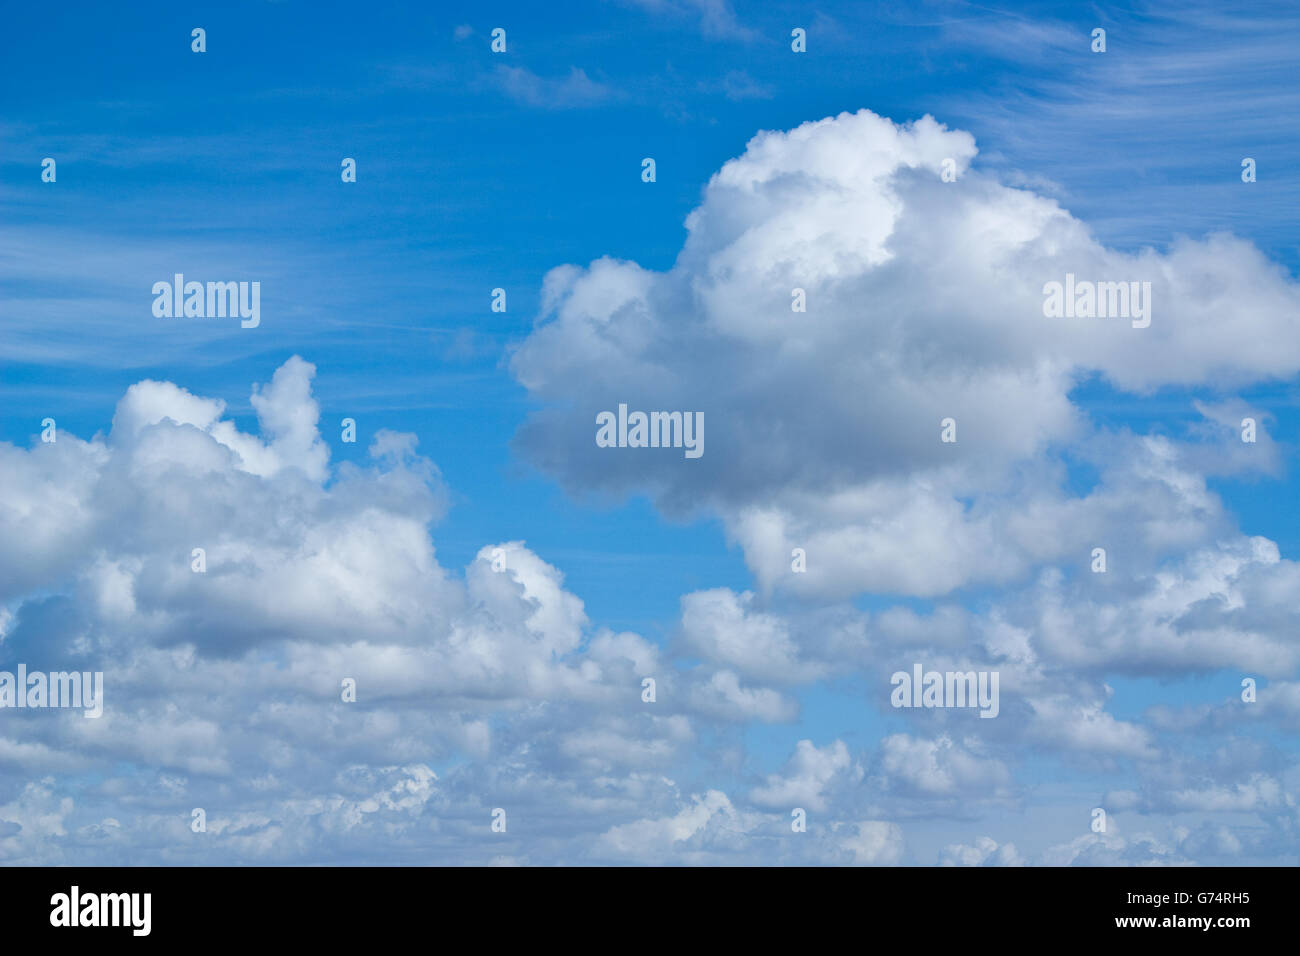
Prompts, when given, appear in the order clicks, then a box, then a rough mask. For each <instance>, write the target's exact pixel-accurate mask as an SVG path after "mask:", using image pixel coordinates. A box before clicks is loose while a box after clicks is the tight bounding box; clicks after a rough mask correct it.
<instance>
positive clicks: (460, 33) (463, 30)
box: [452, 23, 474, 40]
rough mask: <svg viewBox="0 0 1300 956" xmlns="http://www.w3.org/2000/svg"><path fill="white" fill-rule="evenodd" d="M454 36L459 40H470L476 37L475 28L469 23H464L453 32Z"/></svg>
mask: <svg viewBox="0 0 1300 956" xmlns="http://www.w3.org/2000/svg"><path fill="white" fill-rule="evenodd" d="M452 35H453V36H455V38H456V39H457V40H468V39H469V38H470V37H472V36H473V35H474V28H473V27H472V26H470V25H469V24H468V23H462V24H461V25H460V26H458V27H457V28H456V29H455V30H454V31H453V32H452Z"/></svg>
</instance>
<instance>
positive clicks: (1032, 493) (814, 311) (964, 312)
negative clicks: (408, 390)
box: [512, 110, 1300, 597]
mask: <svg viewBox="0 0 1300 956" xmlns="http://www.w3.org/2000/svg"><path fill="white" fill-rule="evenodd" d="M975 156H976V150H975V144H974V141H973V140H972V138H971V137H970V135H969V134H967V133H964V132H960V131H953V130H948V129H946V128H945V127H943V126H942V125H940V124H939V123H937V122H935V121H934V120H933V119H931V118H929V117H926V118H924V119H921V120H919V121H917V122H915V123H911V124H908V125H904V126H899V125H895V124H894V123H892V122H890V121H889V120H888V119H885V118H882V117H880V116H876V115H875V114H873V113H870V112H868V111H865V110H864V111H861V112H859V113H856V114H842V115H840V116H837V117H835V118H828V119H824V120H821V121H819V122H814V123H805V124H804V125H802V126H800V127H798V128H797V129H794V130H791V131H789V132H765V133H761V134H759V135H758V136H756V137H755V138H754V139H753V140H752V141H751V142H750V143H749V145H748V148H747V149H746V151H745V153H744V154H743V155H742V156H740V157H739V158H737V159H734V160H732V161H730V162H728V163H727V164H725V165H724V166H723V167H722V169H721V170H720V171H719V172H718V173H717V174H716V175H714V177H713V178H712V179H711V180H710V182H709V184H708V186H707V187H706V189H705V190H704V195H703V199H702V201H701V203H700V205H699V207H698V208H697V209H696V210H695V211H694V212H692V213H691V214H690V216H688V217H687V220H686V227H687V230H688V237H687V240H686V243H685V246H684V248H683V249H682V251H681V254H680V255H679V256H678V259H677V262H676V264H675V265H674V267H673V268H672V269H670V270H669V271H667V272H663V273H659V272H651V271H648V270H646V269H643V268H641V267H640V266H638V265H636V264H635V263H631V262H621V261H614V260H611V259H601V260H598V261H596V262H594V263H592V264H591V265H590V266H587V267H585V268H577V267H573V266H565V267H562V268H557V269H555V270H554V271H553V272H552V273H551V274H550V275H549V276H548V277H547V280H546V295H545V303H544V316H543V321H542V322H541V323H540V324H539V326H538V327H537V328H536V329H535V330H534V331H533V333H532V334H531V335H530V336H529V337H528V339H527V340H526V341H524V342H523V343H522V345H521V346H520V347H519V348H518V350H517V351H516V353H515V354H514V356H513V360H512V363H513V365H512V367H513V369H514V371H515V374H516V375H517V377H518V378H519V380H520V381H521V382H522V383H523V384H524V385H525V386H526V387H527V388H528V389H529V390H530V392H531V393H532V394H533V395H534V396H535V397H536V398H537V399H538V400H539V401H540V402H542V403H544V406H543V407H542V408H541V409H540V410H539V411H538V412H537V413H536V414H535V415H534V416H533V417H532V418H531V420H530V421H529V422H527V423H526V425H525V426H524V427H523V428H522V429H521V431H520V433H519V435H518V436H517V439H516V442H517V446H518V447H519V448H520V449H521V450H522V451H523V452H524V453H526V454H527V455H528V456H529V457H530V458H531V459H532V460H534V461H535V462H537V463H538V464H539V465H541V466H542V467H543V468H544V469H545V470H546V471H548V472H549V473H551V474H553V475H555V476H556V477H557V478H558V479H559V480H561V481H562V482H563V483H564V484H565V485H566V486H568V487H569V488H570V489H572V490H574V491H575V492H580V493H583V492H596V493H604V494H612V495H626V494H630V493H638V492H642V493H646V494H649V495H651V496H652V497H653V499H654V500H655V501H656V502H658V504H659V505H660V506H661V507H662V508H664V509H665V510H666V511H668V512H692V511H697V510H702V509H707V510H711V511H714V512H716V513H718V514H720V515H721V516H722V517H723V519H724V521H725V522H726V525H727V528H728V529H729V531H730V533H731V534H732V535H733V537H734V538H735V540H736V541H737V542H738V543H739V544H740V545H741V546H742V547H743V548H744V551H745V555H746V559H747V560H748V562H749V565H750V567H751V568H752V569H753V570H754V572H755V574H756V575H757V576H758V578H759V581H760V582H761V583H762V584H763V585H764V586H765V587H767V588H773V587H776V588H788V589H790V590H792V591H794V592H796V593H802V594H815V595H820V596H824V597H847V596H851V595H853V594H857V593H861V592H888V593H902V594H911V595H923V596H932V595H937V594H943V593H946V592H948V591H951V590H953V589H954V588H959V587H962V586H964V585H967V584H972V583H979V584H985V583H995V584H1001V583H1007V582H1010V581H1014V580H1023V578H1024V576H1025V575H1026V574H1027V573H1028V572H1029V571H1030V570H1031V568H1032V567H1033V565H1034V564H1036V563H1039V562H1042V561H1045V560H1052V561H1059V560H1071V559H1072V560H1075V561H1082V560H1084V559H1085V556H1086V555H1087V554H1088V553H1089V551H1090V550H1091V548H1092V547H1093V546H1094V545H1097V544H1106V545H1110V544H1112V543H1113V544H1114V546H1119V545H1120V544H1121V543H1122V544H1123V546H1124V547H1131V548H1137V549H1140V550H1141V551H1142V558H1143V561H1144V562H1148V563H1149V559H1151V558H1153V557H1154V558H1159V557H1162V556H1164V555H1167V554H1169V553H1170V552H1171V550H1174V549H1178V548H1181V547H1184V546H1185V545H1186V543H1187V541H1188V540H1189V538H1191V537H1193V536H1196V535H1198V534H1199V535H1201V536H1202V537H1208V536H1210V535H1212V534H1213V533H1214V532H1216V531H1218V530H1220V529H1221V526H1222V521H1221V517H1222V516H1221V515H1220V514H1219V513H1218V510H1217V505H1216V503H1215V502H1213V501H1212V500H1211V499H1210V498H1209V496H1207V495H1205V494H1204V493H1203V489H1202V491H1201V493H1199V494H1198V488H1197V478H1196V476H1194V475H1186V474H1182V473H1181V472H1184V471H1186V469H1185V468H1183V467H1181V463H1180V450H1179V449H1177V448H1169V447H1164V446H1161V445H1159V444H1153V443H1152V442H1150V441H1145V440H1141V439H1138V438H1134V437H1133V436H1126V435H1117V436H1105V435H1100V434H1097V433H1096V429H1095V428H1094V426H1092V425H1091V423H1090V422H1089V421H1088V419H1087V416H1086V414H1085V413H1084V411H1083V410H1082V409H1081V408H1080V407H1079V406H1078V405H1077V404H1076V403H1075V402H1073V401H1072V396H1071V392H1072V390H1073V389H1074V388H1075V387H1076V386H1077V385H1079V384H1080V383H1081V382H1082V381H1084V380H1085V379H1087V378H1089V377H1091V376H1099V377H1100V378H1101V379H1103V380H1104V381H1106V382H1108V383H1109V384H1110V385H1112V386H1113V387H1115V388H1117V389H1121V390H1124V391H1127V392H1132V393H1136V394H1141V393H1144V392H1146V391H1148V390H1150V389H1153V388H1156V387H1158V386H1163V385H1208V386H1224V387H1228V386H1234V385H1240V384H1244V383H1251V382H1258V381H1265V380H1270V379H1276V378H1284V377H1290V376H1293V375H1294V374H1295V373H1296V371H1297V370H1298V369H1300V286H1297V285H1296V283H1294V282H1292V281H1291V280H1290V279H1289V277H1288V276H1287V275H1286V274H1285V273H1284V271H1283V270H1281V269H1280V268H1278V267H1277V266H1276V265H1274V264H1272V263H1270V262H1269V261H1267V260H1266V259H1265V257H1264V256H1262V255H1261V254H1260V252H1259V251H1258V250H1256V249H1255V248H1254V247H1253V246H1251V245H1250V244H1249V243H1247V242H1244V241H1241V240H1239V239H1235V238H1233V237H1231V236H1227V235H1217V236H1211V237H1209V238H1207V239H1204V240H1201V241H1192V240H1187V239H1179V240H1177V241H1175V242H1174V243H1173V244H1172V245H1171V246H1170V248H1169V249H1168V251H1166V252H1163V253H1162V252H1157V251H1155V250H1152V249H1144V250H1141V251H1139V252H1135V253H1127V252H1121V251H1117V250H1113V249H1108V248H1106V247H1105V246H1103V245H1102V244H1101V243H1099V242H1098V241H1097V240H1096V239H1094V238H1093V237H1092V236H1091V235H1090V233H1089V231H1088V229H1087V227H1086V226H1085V225H1084V224H1083V223H1081V222H1079V221H1078V220H1077V219H1075V218H1073V217H1072V216H1071V215H1070V214H1069V213H1068V212H1067V211H1065V210H1064V209H1062V208H1061V207H1060V206H1059V205H1058V204H1057V202H1056V201H1054V200H1051V199H1047V198H1043V197H1041V196H1038V195H1035V194H1034V193H1032V192H1030V191H1026V190H1023V189H1013V188H1009V187H1007V186H1004V185H1001V184H1000V183H998V182H996V181H995V180H993V179H991V178H990V177H988V176H986V175H984V174H982V173H981V172H979V170H978V168H973V167H972V166H971V163H972V161H973V160H974V158H975ZM948 161H951V163H952V164H953V166H952V168H953V169H954V170H955V171H956V175H957V178H956V181H955V182H946V181H944V177H943V175H942V173H943V170H944V164H945V162H948ZM1067 274H1073V275H1074V276H1076V277H1077V279H1078V280H1081V281H1083V280H1086V281H1089V282H1145V283H1150V305H1151V310H1150V325H1149V326H1148V327H1145V328H1135V327H1134V324H1135V323H1137V320H1136V319H1128V318H1047V317H1046V316H1045V315H1044V298H1045V297H1044V294H1043V290H1044V286H1045V284H1046V283H1048V282H1052V281H1056V282H1062V283H1063V282H1065V280H1066V276H1067ZM796 289H798V290H802V293H803V295H804V296H805V297H806V303H807V311H806V312H796V311H792V302H793V299H792V296H793V294H794V292H793V290H796ZM619 404H626V405H627V407H628V409H629V410H642V411H652V410H662V411H677V410H681V411H700V412H703V413H704V420H705V424H706V428H705V453H704V455H703V456H702V457H700V458H698V459H686V458H685V457H684V455H683V454H682V453H681V452H680V451H677V450H672V451H668V450H663V449H633V448H621V449H611V448H603V447H598V446H597V444H596V442H595V434H596V428H595V420H596V415H597V414H598V413H599V412H601V411H605V410H615V409H617V407H618V405H619ZM1202 410H1203V412H1204V413H1205V414H1206V416H1207V419H1208V420H1209V421H1211V422H1212V423H1213V424H1215V425H1217V426H1219V427H1218V428H1217V430H1215V431H1214V437H1215V438H1216V439H1217V444H1218V445H1222V446H1228V447H1231V446H1230V439H1232V438H1233V437H1234V430H1233V429H1232V428H1230V427H1227V426H1228V424H1229V421H1228V419H1226V418H1225V415H1224V413H1223V412H1224V410H1223V409H1220V408H1218V407H1213V408H1212V407H1205V408H1203V409H1202ZM1232 410H1233V411H1237V410H1240V409H1232ZM1246 411H1248V409H1247V410H1246ZM1239 417H1240V416H1239ZM946 418H952V419H954V420H955V422H956V437H957V441H956V442H955V443H946V442H943V441H941V440H940V438H941V435H940V423H941V421H942V420H944V419H946ZM1240 444H1241V443H1240V442H1237V450H1236V451H1235V452H1234V455H1235V456H1236V458H1235V460H1236V463H1237V467H1238V468H1239V469H1244V470H1249V469H1269V468H1272V467H1274V466H1275V459H1274V456H1273V454H1272V452H1271V451H1270V450H1269V448H1268V446H1267V445H1264V446H1259V451H1258V452H1257V453H1255V454H1254V455H1253V456H1250V457H1243V456H1242V455H1241V454H1240ZM1065 446H1069V447H1070V448H1071V449H1072V451H1074V452H1075V454H1077V455H1080V456H1082V458H1083V459H1085V460H1086V461H1088V462H1089V463H1091V464H1095V465H1097V466H1098V467H1100V468H1102V470H1103V471H1104V474H1103V482H1102V485H1101V487H1100V488H1099V489H1098V490H1097V491H1096V493H1094V494H1093V495H1090V496H1087V497H1085V498H1082V499H1078V498H1073V497H1071V495H1070V494H1069V493H1068V492H1067V491H1066V490H1065V486H1064V482H1065V471H1064V468H1063V467H1061V466H1060V464H1059V458H1058V456H1057V454H1056V453H1057V452H1058V451H1059V449H1060V448H1062V447H1065ZM1250 451H1252V452H1255V448H1254V447H1252V448H1251V449H1250ZM1186 454H1190V453H1186ZM1201 458H1202V459H1203V458H1204V456H1203V455H1202V456H1201ZM1026 509H1031V513H1030V514H1028V515H1026V514H1025V511H1026ZM796 547H801V548H804V549H805V550H806V552H807V555H808V559H807V560H808V572H807V574H805V575H791V574H790V573H788V572H789V565H790V561H791V558H790V554H791V550H792V549H793V548H796ZM1071 556H1073V557H1071ZM1133 566H1136V565H1135V562H1133V561H1130V567H1133Z"/></svg>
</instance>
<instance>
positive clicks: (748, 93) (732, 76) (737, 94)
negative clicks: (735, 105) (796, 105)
mask: <svg viewBox="0 0 1300 956" xmlns="http://www.w3.org/2000/svg"><path fill="white" fill-rule="evenodd" d="M700 90H701V92H704V93H721V94H722V95H723V96H725V97H726V98H727V99H729V100H732V101H739V100H770V99H771V98H772V96H773V95H774V91H773V89H772V87H770V86H767V85H766V84H763V83H760V82H758V80H756V79H754V78H753V77H752V76H750V75H749V74H748V73H746V72H745V71H744V70H732V71H731V72H730V73H728V74H727V75H726V76H724V77H723V78H722V79H721V80H719V81H717V82H715V83H701V84H700Z"/></svg>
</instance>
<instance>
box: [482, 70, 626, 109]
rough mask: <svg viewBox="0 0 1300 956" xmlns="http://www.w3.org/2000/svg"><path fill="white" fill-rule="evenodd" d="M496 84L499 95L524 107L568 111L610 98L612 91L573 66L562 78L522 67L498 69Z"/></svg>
mask: <svg viewBox="0 0 1300 956" xmlns="http://www.w3.org/2000/svg"><path fill="white" fill-rule="evenodd" d="M496 79H497V83H498V84H499V85H500V87H501V90H502V92H504V93H505V94H506V95H507V96H509V97H511V98H512V99H515V100H518V101H519V102H520V103H523V104H525V105H527V106H540V107H543V108H545V109H570V108H574V107H581V106H591V105H594V104H596V103H600V102H603V101H605V100H607V99H609V98H610V97H611V96H612V95H613V90H611V89H610V88H609V87H608V86H606V85H604V84H603V83H598V82H596V81H595V80H593V79H592V78H591V77H589V76H587V74H586V71H584V70H580V69H579V68H578V67H576V66H575V67H573V68H572V69H570V70H569V75H568V76H566V77H564V78H563V79H557V78H553V77H543V76H538V75H537V74H536V73H534V72H532V71H531V70H528V69H525V68H524V67H522V66H498V67H497V69H496Z"/></svg>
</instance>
